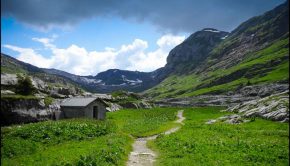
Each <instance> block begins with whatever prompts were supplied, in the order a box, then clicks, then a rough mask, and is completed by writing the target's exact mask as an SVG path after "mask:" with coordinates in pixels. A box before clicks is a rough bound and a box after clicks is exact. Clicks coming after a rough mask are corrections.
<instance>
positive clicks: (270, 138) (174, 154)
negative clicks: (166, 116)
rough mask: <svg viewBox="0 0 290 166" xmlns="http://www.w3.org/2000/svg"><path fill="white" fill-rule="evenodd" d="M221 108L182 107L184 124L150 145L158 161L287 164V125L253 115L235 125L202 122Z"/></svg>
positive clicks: (162, 162) (184, 163)
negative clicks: (250, 118)
mask: <svg viewBox="0 0 290 166" xmlns="http://www.w3.org/2000/svg"><path fill="white" fill-rule="evenodd" d="M218 110H220V108H210V107H209V108H191V109H185V112H184V115H185V117H186V120H185V125H184V126H183V127H182V128H181V129H180V130H179V131H177V132H176V133H173V134H171V135H163V136H160V137H158V138H157V139H156V140H155V141H153V142H150V146H151V147H153V148H154V149H155V150H156V151H158V152H159V158H158V159H157V163H156V164H157V165H166V166H170V165H172V166H175V165H289V157H288V156H289V149H288V145H289V130H288V129H289V126H288V124H287V123H286V124H285V123H279V122H272V121H267V120H262V119H258V118H256V120H255V121H253V122H249V123H243V124H238V125H231V124H225V123H216V124H211V125H208V124H205V122H206V121H207V120H209V119H214V118H217V117H220V116H222V115H224V114H227V113H225V112H219V111H218Z"/></svg>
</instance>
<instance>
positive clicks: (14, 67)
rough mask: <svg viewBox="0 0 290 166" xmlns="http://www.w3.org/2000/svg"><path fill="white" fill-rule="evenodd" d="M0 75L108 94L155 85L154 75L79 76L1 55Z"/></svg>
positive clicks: (109, 73)
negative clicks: (16, 75)
mask: <svg viewBox="0 0 290 166" xmlns="http://www.w3.org/2000/svg"><path fill="white" fill-rule="evenodd" d="M1 73H26V74H29V75H33V76H37V77H39V78H41V79H43V80H45V81H47V82H51V83H53V82H57V83H60V84H73V85H76V86H78V87H81V88H83V89H85V90H87V91H90V92H98V93H110V92H113V91H117V90H127V91H134V92H141V91H144V90H146V89H149V88H151V87H153V86H154V85H156V84H157V83H158V81H157V80H156V79H155V77H154V74H152V73H149V72H148V73H146V72H138V71H126V70H118V69H110V70H107V71H104V72H101V73H99V74H97V75H96V76H79V75H74V74H71V73H68V72H65V71H61V70H57V69H45V68H38V67H36V66H33V65H30V64H28V63H25V62H21V61H19V60H17V59H15V58H13V57H10V56H8V55H5V54H2V53H1Z"/></svg>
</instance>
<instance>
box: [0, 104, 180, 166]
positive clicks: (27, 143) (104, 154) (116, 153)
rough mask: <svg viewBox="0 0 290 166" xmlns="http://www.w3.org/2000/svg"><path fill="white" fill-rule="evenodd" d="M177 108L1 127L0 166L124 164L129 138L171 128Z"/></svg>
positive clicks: (120, 112) (128, 150)
mask: <svg viewBox="0 0 290 166" xmlns="http://www.w3.org/2000/svg"><path fill="white" fill-rule="evenodd" d="M177 110H178V109H173V108H171V109H167V108H165V109H164V108H163V109H161V108H160V109H159V108H154V109H147V110H141V109H140V110H120V111H118V112H111V113H108V118H107V120H105V121H98V120H89V119H71V120H61V121H47V122H39V123H34V124H25V125H16V126H10V127H1V165H3V166H4V165H13V166H16V165H37V166H38V165H80V166H81V165H102V166H103V165H125V162H126V160H127V157H128V154H129V152H130V151H131V144H132V143H133V138H132V137H130V135H133V136H136V137H139V136H147V135H152V134H156V133H159V132H162V131H165V130H167V129H168V128H171V126H173V125H174V123H172V121H173V120H175V118H176V112H177Z"/></svg>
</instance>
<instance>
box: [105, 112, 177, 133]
mask: <svg viewBox="0 0 290 166" xmlns="http://www.w3.org/2000/svg"><path fill="white" fill-rule="evenodd" d="M177 110H178V109H177V108H154V109H126V110H121V111H118V112H110V113H108V114H107V118H108V119H109V120H112V121H113V122H115V123H116V124H117V126H118V128H119V130H120V131H122V132H124V133H127V134H130V135H132V136H134V137H144V136H150V135H154V134H157V133H161V132H163V131H166V130H167V129H170V128H171V127H173V126H176V124H175V123H173V121H174V120H175V119H176V112H177Z"/></svg>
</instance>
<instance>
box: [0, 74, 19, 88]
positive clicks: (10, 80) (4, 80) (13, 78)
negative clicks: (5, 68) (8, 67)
mask: <svg viewBox="0 0 290 166" xmlns="http://www.w3.org/2000/svg"><path fill="white" fill-rule="evenodd" d="M17 83H18V79H17V75H16V74H2V73H1V85H16V84H17Z"/></svg>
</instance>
